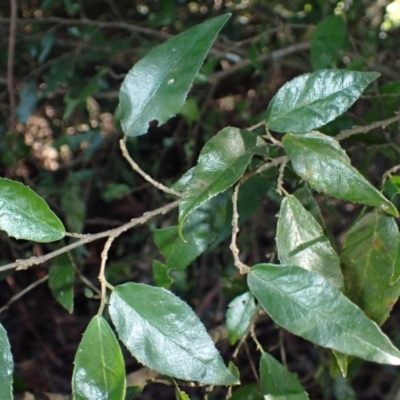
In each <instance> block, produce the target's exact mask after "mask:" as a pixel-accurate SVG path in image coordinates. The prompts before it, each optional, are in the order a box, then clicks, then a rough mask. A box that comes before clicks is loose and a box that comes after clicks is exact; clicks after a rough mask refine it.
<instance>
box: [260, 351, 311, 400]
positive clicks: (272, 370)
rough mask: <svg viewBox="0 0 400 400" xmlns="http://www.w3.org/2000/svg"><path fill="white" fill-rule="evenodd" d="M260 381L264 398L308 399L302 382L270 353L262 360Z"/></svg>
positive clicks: (264, 355)
mask: <svg viewBox="0 0 400 400" xmlns="http://www.w3.org/2000/svg"><path fill="white" fill-rule="evenodd" d="M260 383H261V390H262V393H263V395H264V399H268V400H308V399H309V397H308V394H307V393H306V392H305V390H304V388H303V387H302V386H301V384H300V382H299V381H298V380H297V379H296V377H295V376H294V375H292V374H291V373H290V372H289V371H288V370H287V369H286V368H284V367H283V365H282V364H281V363H279V362H278V361H277V360H275V358H274V357H272V356H271V355H270V354H268V353H263V354H262V356H261V360H260Z"/></svg>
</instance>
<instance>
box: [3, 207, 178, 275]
mask: <svg viewBox="0 0 400 400" xmlns="http://www.w3.org/2000/svg"><path fill="white" fill-rule="evenodd" d="M178 205H179V200H176V201H174V202H172V203H169V204H166V205H165V206H162V207H160V208H157V209H155V210H153V211H148V212H146V213H144V214H143V215H142V216H141V217H138V218H134V219H132V220H131V221H130V222H128V223H127V224H124V225H122V226H119V227H118V228H114V229H110V230H108V231H104V232H100V233H95V234H88V235H85V237H83V238H82V239H80V240H78V241H76V242H74V243H71V244H69V245H68V246H65V247H63V248H61V249H58V250H55V251H52V252H51V253H48V254H45V255H43V256H40V257H31V258H28V259H27V260H17V261H15V262H13V263H10V264H6V265H3V266H1V267H0V272H3V271H7V270H9V269H14V268H16V269H17V270H20V269H27V268H29V267H31V266H33V265H39V264H42V263H44V262H45V261H48V260H51V259H52V258H54V257H57V256H59V255H60V254H63V253H66V252H67V251H70V250H72V249H75V248H76V247H79V246H82V245H84V244H86V243H91V242H94V241H95V240H98V239H103V238H106V237H109V236H113V235H117V236H118V235H120V234H121V233H123V232H125V231H127V230H129V229H131V228H134V227H135V226H137V225H142V224H144V223H146V222H147V221H149V220H150V219H152V218H154V217H155V216H157V215H161V214H165V213H167V212H169V211H171V210H173V209H174V208H176V207H178Z"/></svg>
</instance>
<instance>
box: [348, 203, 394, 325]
mask: <svg viewBox="0 0 400 400" xmlns="http://www.w3.org/2000/svg"><path fill="white" fill-rule="evenodd" d="M398 248H399V229H398V227H397V224H396V221H395V220H394V218H393V217H389V216H387V215H383V214H382V213H380V212H379V211H377V210H374V211H372V212H369V213H367V214H364V215H362V216H361V218H360V219H358V220H357V221H356V222H355V224H354V225H353V226H352V227H351V228H350V230H349V232H348V234H347V237H346V240H345V242H344V244H343V250H342V254H341V260H342V264H343V275H344V277H345V294H346V296H347V297H348V298H349V299H350V300H352V301H353V302H354V303H356V304H357V305H358V306H359V307H360V308H361V309H362V310H363V311H364V312H365V314H366V315H368V317H370V318H371V319H373V320H374V321H375V322H376V323H377V324H378V325H382V324H383V322H384V321H385V320H386V319H387V317H388V316H389V313H390V311H391V309H392V307H393V305H394V304H395V303H396V302H397V300H398V297H399V295H400V282H398V283H396V284H394V285H393V284H392V283H391V278H392V276H393V270H394V265H395V261H396V257H397V251H398Z"/></svg>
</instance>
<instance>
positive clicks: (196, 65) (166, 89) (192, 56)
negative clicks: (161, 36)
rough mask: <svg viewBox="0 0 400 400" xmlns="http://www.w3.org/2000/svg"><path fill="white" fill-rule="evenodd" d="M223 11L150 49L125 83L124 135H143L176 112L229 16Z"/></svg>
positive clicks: (121, 108)
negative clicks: (222, 13)
mask: <svg viewBox="0 0 400 400" xmlns="http://www.w3.org/2000/svg"><path fill="white" fill-rule="evenodd" d="M229 17H230V14H224V15H221V16H219V17H217V18H213V19H211V20H209V21H206V22H203V23H202V24H199V25H196V26H194V27H193V28H191V29H188V30H187V31H185V32H183V33H180V34H179V35H177V36H175V37H173V38H172V39H170V40H168V41H166V42H165V43H162V44H161V45H159V46H157V47H156V48H154V49H153V50H152V51H150V52H149V53H148V54H147V55H146V56H145V57H144V58H143V59H141V60H140V61H139V62H137V63H136V64H135V66H134V67H133V68H132V69H131V70H130V71H129V73H128V75H127V76H126V78H125V80H124V82H123V83H122V86H121V90H120V94H119V100H120V103H119V111H118V113H119V116H120V120H121V125H122V130H123V131H124V133H125V135H128V136H138V135H143V134H145V133H146V132H147V130H148V128H149V122H151V121H154V120H156V121H158V123H159V124H160V125H161V124H163V123H164V122H166V121H167V120H168V119H169V118H171V117H173V116H174V115H176V114H177V113H178V112H179V111H180V109H181V107H182V105H183V103H184V102H185V99H186V96H187V94H188V92H189V89H190V86H191V85H192V83H193V80H194V78H195V76H196V74H197V72H198V71H199V69H200V67H201V64H202V63H203V61H204V59H205V57H206V55H207V53H208V51H209V49H210V47H211V44H212V42H213V41H214V39H215V37H216V36H217V34H218V32H219V31H220V30H221V28H222V27H223V26H224V24H225V23H226V21H227V20H228V19H229Z"/></svg>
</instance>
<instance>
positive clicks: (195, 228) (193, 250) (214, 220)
mask: <svg viewBox="0 0 400 400" xmlns="http://www.w3.org/2000/svg"><path fill="white" fill-rule="evenodd" d="M226 203H227V196H226V194H225V193H220V194H219V195H218V196H216V197H214V198H212V199H210V200H209V201H207V202H205V203H203V204H202V205H201V206H200V207H199V208H197V209H196V210H195V211H194V212H192V213H191V214H190V215H189V217H188V218H187V221H186V224H185V226H184V228H183V231H182V235H183V237H184V238H185V241H183V240H182V238H181V237H180V236H179V232H178V227H177V226H170V227H168V228H164V229H157V230H156V231H155V232H154V241H155V243H156V245H157V247H158V248H159V250H160V252H161V254H162V255H163V256H164V257H165V259H166V264H167V267H168V269H170V268H174V269H178V270H184V269H185V268H186V267H187V266H188V265H189V264H190V263H191V262H192V261H194V260H195V259H196V258H197V257H198V256H199V255H200V254H202V253H203V252H204V251H206V249H207V247H208V246H209V244H210V243H212V242H213V240H214V239H215V238H216V236H217V235H218V233H219V231H220V230H221V229H222V227H223V226H224V222H225V211H226Z"/></svg>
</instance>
